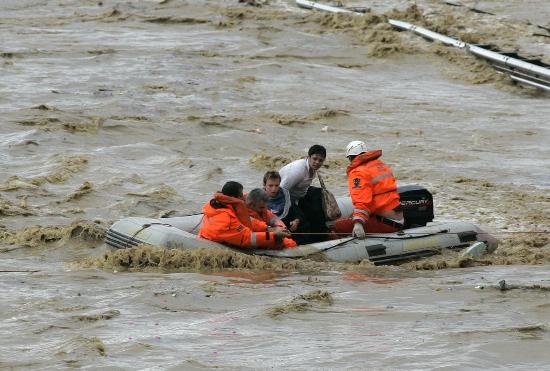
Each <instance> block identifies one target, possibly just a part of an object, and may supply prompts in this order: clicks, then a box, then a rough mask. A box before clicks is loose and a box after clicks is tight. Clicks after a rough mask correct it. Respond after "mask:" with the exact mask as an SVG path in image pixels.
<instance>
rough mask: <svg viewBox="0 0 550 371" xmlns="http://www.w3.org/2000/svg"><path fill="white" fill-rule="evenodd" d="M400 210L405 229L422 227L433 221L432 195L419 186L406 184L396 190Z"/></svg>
mask: <svg viewBox="0 0 550 371" xmlns="http://www.w3.org/2000/svg"><path fill="white" fill-rule="evenodd" d="M397 192H398V193H399V198H400V203H401V205H400V209H401V210H402V211H403V216H404V218H405V228H414V227H423V226H425V225H426V224H427V223H428V222H431V221H433V219H434V201H433V197H432V194H431V193H430V191H428V190H427V189H426V188H424V187H422V186H421V185H419V184H408V185H403V186H399V187H398V188H397Z"/></svg>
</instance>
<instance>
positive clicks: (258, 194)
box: [246, 188, 297, 248]
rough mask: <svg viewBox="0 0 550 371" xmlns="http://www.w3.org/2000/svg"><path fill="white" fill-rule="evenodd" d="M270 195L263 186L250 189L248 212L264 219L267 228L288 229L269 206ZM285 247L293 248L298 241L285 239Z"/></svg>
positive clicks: (260, 219)
mask: <svg viewBox="0 0 550 371" xmlns="http://www.w3.org/2000/svg"><path fill="white" fill-rule="evenodd" d="M268 201H269V196H268V195H267V193H266V191H264V190H263V189H261V188H255V189H253V190H251V191H250V193H249V194H248V195H247V197H246V206H247V207H248V214H249V215H250V217H251V218H252V219H255V220H259V221H262V222H264V223H265V224H266V227H267V228H273V230H274V231H276V230H284V231H287V228H286V225H285V223H283V221H282V220H281V219H279V217H278V216H277V215H275V214H274V213H273V212H272V211H271V210H269V209H268V208H267V202H268ZM283 245H284V247H287V248H291V247H296V246H297V244H296V242H295V241H294V240H293V239H291V238H284V239H283Z"/></svg>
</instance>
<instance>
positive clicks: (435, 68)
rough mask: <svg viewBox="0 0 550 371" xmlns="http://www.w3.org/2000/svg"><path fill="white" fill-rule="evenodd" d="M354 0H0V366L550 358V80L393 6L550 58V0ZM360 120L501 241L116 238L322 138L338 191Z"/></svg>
mask: <svg viewBox="0 0 550 371" xmlns="http://www.w3.org/2000/svg"><path fill="white" fill-rule="evenodd" d="M343 5H346V6H363V7H365V6H366V7H367V8H368V10H367V12H366V13H365V14H364V15H363V16H352V15H346V14H325V13H320V12H315V11H309V10H304V9H300V8H298V7H296V6H295V4H294V2H293V1H291V0H278V1H274V0H271V1H259V0H250V1H248V0H247V1H243V2H242V3H238V2H237V0H235V1H201V0H189V1H183V0H162V1H160V0H159V1H153V0H149V1H147V0H140V1H134V2H126V1H125V2H122V1H121V2H119V1H115V0H101V1H99V0H94V1H91V0H68V1H65V0H64V1H61V0H54V1H42V0H24V1H21V0H18V1H15V0H4V1H2V2H1V3H0V38H1V40H2V43H1V44H0V73H1V76H2V79H0V112H1V113H2V114H1V116H0V120H1V125H0V165H1V166H0V217H1V222H0V277H1V280H0V297H1V299H0V302H1V307H2V310H1V311H0V320H1V324H0V333H1V334H2V336H1V337H0V347H1V348H2V350H3V352H2V354H1V355H0V368H8V369H10V368H13V369H29V368H36V369H38V368H40V369H42V368H60V367H99V368H103V367H118V368H122V369H135V368H161V369H165V368H167V369H170V368H173V369H180V368H185V369H204V368H214V367H215V368H223V369H239V370H242V369H264V368H274V369H319V368H326V369H342V368H351V369H355V368H356V369H364V368H375V369H398V368H405V367H407V368H415V369H432V368H451V369H455V368H456V369H458V368H461V369H463V368H487V369H490V368H497V367H502V366H503V365H506V367H507V368H516V369H519V368H528V367H529V368H535V369H541V368H543V367H547V364H548V362H549V360H550V359H549V357H548V355H547V351H546V349H548V346H549V345H550V333H549V326H550V325H549V323H548V318H550V317H549V314H550V300H549V299H548V295H547V293H548V290H550V282H549V280H548V275H547V271H548V269H547V267H548V264H549V263H550V234H549V233H547V232H548V231H549V230H550V195H549V192H550V173H549V172H548V169H550V149H549V147H548V143H550V128H549V127H548V117H549V116H550V104H549V100H548V95H547V94H546V95H545V94H543V93H541V92H540V91H537V90H535V89H533V88H528V87H523V86H520V85H516V84H514V83H513V82H512V81H511V80H509V79H508V78H506V77H505V76H503V75H501V74H498V73H497V72H496V71H495V70H494V69H492V68H491V67H490V66H489V65H487V64H486V63H485V62H483V61H480V60H477V59H475V58H474V57H472V56H471V55H468V54H465V53H464V52H463V51H461V50H457V49H453V48H449V47H445V46H443V45H439V44H438V43H430V42H428V41H426V40H424V39H422V38H420V37H419V36H417V35H414V34H411V33H407V32H398V31H396V30H395V29H392V28H391V26H389V25H388V24H387V22H386V20H387V19H388V18H392V19H398V20H403V21H407V22H410V23H414V24H417V25H420V26H423V27H426V28H429V29H431V30H433V31H437V32H440V33H444V34H446V35H449V36H452V37H456V38H460V39H461V40H463V41H466V42H470V43H476V44H491V45H494V46H495V47H497V48H498V49H500V50H503V51H510V52H517V53H518V54H520V55H522V56H526V57H530V58H538V59H540V60H542V61H543V62H545V63H550V31H549V28H550V24H549V23H548V19H549V17H548V11H547V8H548V7H547V4H546V1H545V0H538V1H531V2H529V3H528V4H525V2H522V1H517V0H505V1H498V2H496V1H492V0H487V1H463V2H462V3H461V5H463V6H456V5H459V4H458V2H457V4H455V5H451V4H449V3H446V2H444V1H436V0H422V1H415V2H414V3H413V2H410V1H401V0H394V1H368V2H363V3H359V2H346V3H345V4H343ZM474 7H475V8H476V9H477V10H478V11H473V10H471V8H474ZM479 10H482V11H483V12H479ZM489 13H491V14H489ZM355 139H361V140H364V141H365V142H366V143H367V144H368V145H369V146H371V147H372V148H381V149H382V150H383V159H384V161H385V162H386V163H388V164H389V165H390V166H391V167H392V168H393V170H394V173H395V176H396V178H397V180H398V182H399V183H400V184H411V183H418V184H422V185H424V186H425V187H427V188H428V189H429V190H430V191H432V193H433V194H434V201H435V214H436V220H440V221H443V220H464V221H469V222H473V223H476V224H479V225H480V226H482V227H483V228H485V229H487V230H489V231H491V232H492V233H493V234H494V235H496V236H498V237H499V239H500V244H499V248H498V249H497V250H496V251H495V253H493V254H491V255H486V256H483V257H481V258H472V257H468V258H464V257H462V256H461V255H460V253H459V252H453V251H448V252H444V253H442V254H440V255H436V256H433V257H430V258H426V259H422V260H416V261H411V262H406V263H403V264H400V265H391V266H374V265H373V264H371V263H370V262H369V261H368V260H364V261H362V262H360V263H357V264H344V263H333V262H326V261H323V259H317V260H305V259H304V260H290V259H275V258H268V257H259V256H250V255H245V254H240V253H237V252H234V251H229V250H201V249H199V250H192V251H191V250H163V249H159V248H155V247H152V246H138V247H135V248H132V249H128V250H119V251H111V250H109V249H108V248H107V247H106V246H105V244H104V243H103V238H104V235H105V232H106V229H107V228H108V227H109V226H110V225H111V224H112V223H113V222H115V221H116V220H118V219H120V218H123V217H127V216H144V217H153V218H158V217H166V216H183V215H187V214H193V213H196V212H199V211H200V209H201V207H202V205H203V204H204V203H205V202H206V201H207V200H208V199H209V197H210V196H211V195H212V194H213V193H214V192H216V191H218V190H219V189H220V187H221V185H222V184H223V183H224V182H225V181H227V180H237V181H240V182H241V183H243V184H244V186H245V188H246V189H247V190H250V189H252V188H255V187H258V186H260V185H261V177H262V175H263V173H264V172H265V171H266V170H269V169H279V168H280V167H281V166H283V165H284V164H286V163H288V162H290V161H292V160H294V159H298V158H300V157H303V156H304V155H305V153H306V151H307V148H308V147H309V146H310V145H312V144H316V143H319V144H322V145H324V146H325V147H326V148H327V150H328V158H327V161H326V163H325V167H324V168H323V169H322V170H321V172H322V174H323V175H324V179H325V183H327V186H328V187H329V188H330V189H331V190H332V191H333V193H334V194H335V195H337V196H338V195H345V194H346V193H347V183H346V178H345V167H346V166H347V160H346V159H345V157H344V147H345V145H346V143H348V142H349V141H351V140H355Z"/></svg>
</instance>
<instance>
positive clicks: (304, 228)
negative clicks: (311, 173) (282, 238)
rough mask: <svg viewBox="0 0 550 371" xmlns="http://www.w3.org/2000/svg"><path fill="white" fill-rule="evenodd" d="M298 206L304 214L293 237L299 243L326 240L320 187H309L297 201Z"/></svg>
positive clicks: (326, 230) (326, 229)
mask: <svg viewBox="0 0 550 371" xmlns="http://www.w3.org/2000/svg"><path fill="white" fill-rule="evenodd" d="M298 208H299V209H300V210H301V211H302V213H303V214H304V219H305V220H304V221H303V222H301V223H300V226H299V228H298V231H297V232H299V233H306V234H305V235H296V236H295V237H294V236H293V238H294V239H295V240H296V242H297V243H298V244H300V245H303V244H307V243H314V242H320V241H326V240H327V237H328V236H327V233H328V231H329V230H328V228H327V225H326V222H327V220H326V218H325V211H324V210H323V202H322V198H321V188H319V187H309V188H308V190H307V193H306V195H305V196H304V197H303V198H301V199H300V200H299V201H298ZM308 233H310V234H308Z"/></svg>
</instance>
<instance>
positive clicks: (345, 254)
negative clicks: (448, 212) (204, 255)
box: [106, 186, 498, 264]
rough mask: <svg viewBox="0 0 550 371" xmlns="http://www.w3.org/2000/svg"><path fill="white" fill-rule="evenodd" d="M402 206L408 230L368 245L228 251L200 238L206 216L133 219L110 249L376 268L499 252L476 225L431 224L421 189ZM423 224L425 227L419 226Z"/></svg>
mask: <svg viewBox="0 0 550 371" xmlns="http://www.w3.org/2000/svg"><path fill="white" fill-rule="evenodd" d="M399 193H400V194H401V204H402V206H403V207H404V208H405V210H404V212H405V227H406V228H405V229H404V230H402V231H399V232H395V233H383V234H368V235H367V238H365V239H362V240H361V239H357V238H354V237H346V238H340V239H336V240H329V241H323V242H317V243H311V244H307V245H299V246H298V247H296V248H292V249H282V250H268V249H250V248H248V249H244V248H237V247H231V246H226V245H223V244H220V243H217V242H212V241H209V240H205V239H200V238H198V237H197V234H198V231H199V230H200V227H201V224H202V218H203V216H202V214H195V215H189V216H184V217H176V218H162V219H151V218H142V217H129V218H125V219H122V220H120V221H118V222H116V223H114V224H113V225H112V226H111V227H110V228H109V230H108V231H107V234H106V243H107V244H108V245H109V246H112V247H114V248H116V249H124V248H130V247H133V246H137V245H140V244H150V245H154V246H159V247H164V248H167V249H193V248H228V249H233V250H236V251H241V252H245V253H251V254H256V255H265V256H273V257H282V258H307V257H309V256H316V255H321V256H322V257H323V258H324V259H326V260H329V261H336V262H358V261H361V260H363V259H369V260H370V261H372V262H373V263H374V264H385V263H392V262H396V261H399V260H406V259H414V258H420V257H424V256H429V255H434V254H437V253H439V252H440V251H441V249H461V248H466V247H469V246H470V245H472V244H473V243H476V242H478V241H481V242H484V243H485V245H486V246H487V247H486V251H487V252H493V251H494V250H495V249H496V248H497V244H498V242H497V240H496V238H494V237H493V236H491V235H490V234H489V233H487V232H485V231H483V230H482V229H481V228H479V227H478V226H476V225H475V224H472V223H468V222H461V221H453V222H432V221H430V220H432V219H433V200H432V199H431V194H430V193H429V192H427V191H426V190H425V189H424V188H422V187H420V186H405V187H400V188H399ZM337 202H338V205H339V207H340V210H341V211H342V217H349V216H350V215H351V214H352V213H353V204H352V203H351V199H350V198H349V197H341V198H338V199H337ZM411 221H413V222H419V223H420V226H414V225H415V224H414V223H411Z"/></svg>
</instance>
